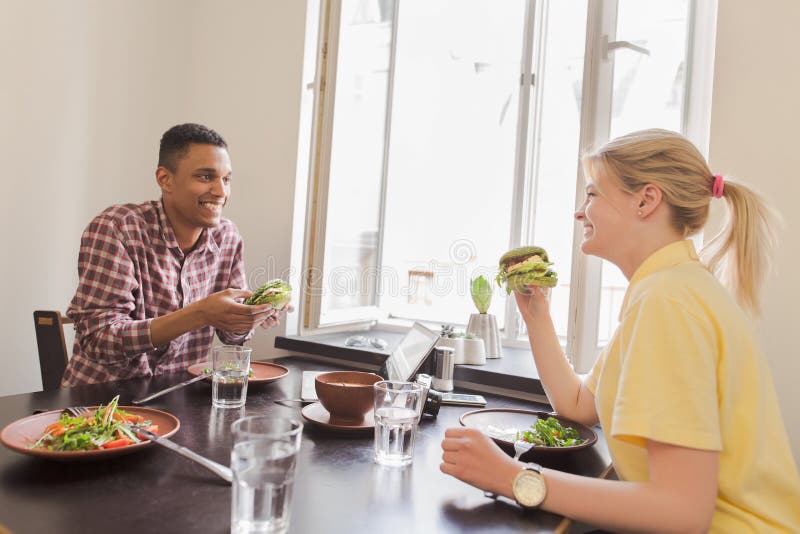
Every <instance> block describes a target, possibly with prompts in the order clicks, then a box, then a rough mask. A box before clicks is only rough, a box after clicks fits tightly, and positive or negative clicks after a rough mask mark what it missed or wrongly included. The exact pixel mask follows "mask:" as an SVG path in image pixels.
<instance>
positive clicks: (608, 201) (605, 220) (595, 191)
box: [575, 166, 639, 263]
mask: <svg viewBox="0 0 800 534" xmlns="http://www.w3.org/2000/svg"><path fill="white" fill-rule="evenodd" d="M595 170H598V169H597V166H596V167H595ZM595 174H596V175H595V176H589V175H588V173H587V177H586V184H587V185H586V200H584V202H583V205H582V206H581V207H580V208H579V209H578V211H577V212H575V219H576V220H577V221H578V222H580V223H581V224H583V242H582V243H581V251H583V252H584V253H585V254H591V255H593V256H598V257H600V258H603V259H606V260H609V261H611V262H613V263H618V260H619V256H620V255H621V254H624V253H625V252H626V251H625V246H626V236H628V235H629V234H630V232H631V230H632V229H633V228H634V227H635V225H637V224H638V222H639V218H638V217H637V216H636V214H637V209H638V208H637V202H638V200H637V198H636V197H635V195H631V194H630V193H626V192H625V191H623V190H622V189H621V188H620V187H619V185H618V184H617V183H616V180H614V179H612V178H609V177H608V176H606V175H605V174H604V173H603V172H602V171H601V172H597V173H595Z"/></svg>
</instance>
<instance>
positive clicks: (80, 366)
mask: <svg viewBox="0 0 800 534" xmlns="http://www.w3.org/2000/svg"><path fill="white" fill-rule="evenodd" d="M78 275H79V282H78V289H77V291H76V292H75V297H74V298H73V299H72V303H71V304H70V306H69V308H68V309H67V316H69V317H70V318H71V319H72V320H73V321H75V345H74V348H73V356H72V359H71V360H70V361H69V364H68V365H67V370H66V371H65V372H64V377H63V379H62V381H61V385H62V386H75V385H78V384H91V383H95V382H107V381H111V380H121V379H127V378H134V377H143V376H152V375H157V374H161V373H167V372H170V371H178V370H181V369H186V368H187V367H189V366H190V365H192V364H195V363H198V362H204V361H206V360H207V359H208V350H209V348H210V347H211V343H212V341H213V337H214V332H215V329H214V328H213V327H212V326H206V327H204V328H201V329H199V330H194V331H192V332H188V333H186V334H184V335H182V336H179V337H177V338H175V339H173V340H172V341H170V342H169V343H168V344H167V345H165V346H162V347H154V346H153V344H152V343H151V341H150V322H151V321H152V320H153V319H154V318H156V317H161V316H162V315H166V314H168V313H171V312H174V311H176V310H178V309H180V308H182V307H184V306H186V305H188V304H191V303H192V302H195V301H197V300H200V299H203V298H205V297H207V296H209V295H210V294H212V293H214V292H217V291H222V290H224V289H228V288H236V289H243V288H245V287H246V286H245V273H244V262H243V260H242V237H241V236H240V235H239V231H238V230H237V229H236V226H235V225H234V224H233V223H231V222H230V221H229V220H227V219H222V222H221V223H220V224H219V225H218V226H216V227H215V228H207V229H205V230H204V231H203V233H202V234H201V235H200V239H199V240H198V242H197V245H196V246H195V247H194V249H192V251H191V252H189V254H188V255H184V253H183V252H182V251H181V248H180V247H179V246H178V241H177V239H176V238H175V233H174V232H173V230H172V226H171V225H170V224H169V221H168V220H167V217H166V214H165V212H164V207H163V206H162V204H161V202H160V201H151V202H145V203H144V204H138V205H136V204H125V205H122V206H112V207H110V208H108V209H107V210H105V211H104V212H103V213H101V214H100V215H98V216H97V217H96V218H95V219H94V220H93V221H92V222H91V223H89V226H88V227H87V228H86V230H84V232H83V236H82V237H81V247H80V253H79V255H78ZM250 335H251V333H249V334H244V335H238V334H233V333H230V332H224V331H221V330H220V331H217V336H218V337H219V338H220V340H222V342H223V343H228V344H241V343H243V342H244V341H245V340H246V339H247V338H248V337H249V336H250Z"/></svg>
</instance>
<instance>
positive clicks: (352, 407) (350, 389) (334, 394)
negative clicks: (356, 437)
mask: <svg viewBox="0 0 800 534" xmlns="http://www.w3.org/2000/svg"><path fill="white" fill-rule="evenodd" d="M381 380H383V378H382V377H380V376H378V375H376V374H373V373H362V372H360V371H333V372H330V373H323V374H321V375H317V377H316V379H315V380H314V385H315V386H316V388H317V397H319V402H320V403H322V406H323V407H324V408H325V409H326V410H328V413H330V414H331V421H335V422H336V423H347V422H351V423H360V422H361V421H363V420H364V416H365V415H366V414H367V413H368V412H369V411H370V410H371V409H372V407H373V404H374V399H375V394H374V393H373V389H372V385H373V384H374V383H375V382H380V381H381Z"/></svg>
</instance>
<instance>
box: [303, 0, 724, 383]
mask: <svg viewBox="0 0 800 534" xmlns="http://www.w3.org/2000/svg"><path fill="white" fill-rule="evenodd" d="M400 3H401V2H400V1H399V0H395V13H394V16H393V18H392V45H391V60H390V72H389V82H388V95H387V98H388V102H387V109H386V114H387V116H386V126H385V128H386V130H385V138H384V161H383V176H382V183H383V185H382V196H381V201H380V203H381V206H380V223H379V234H378V256H377V258H378V259H377V261H378V266H380V265H381V256H382V248H383V229H384V214H385V209H384V208H385V203H386V198H385V194H386V179H387V168H388V150H389V141H390V139H389V135H390V132H391V113H392V91H393V86H394V67H395V57H396V42H397V40H396V38H395V37H396V35H397V21H398V16H397V15H398V10H399V9H400ZM547 4H548V0H527V3H526V10H525V21H524V29H523V32H524V35H523V50H522V62H521V64H522V69H521V70H522V72H521V74H520V84H521V85H522V86H523V87H526V86H527V87H528V88H530V90H529V91H520V95H519V105H518V120H517V144H516V156H515V158H516V160H515V167H514V172H515V177H514V188H513V189H514V194H513V200H512V231H511V235H510V238H509V243H508V244H509V248H513V247H516V246H520V245H521V244H523V243H525V242H526V240H527V237H528V236H529V235H532V232H533V228H532V224H533V220H534V213H533V210H532V205H535V204H533V203H532V194H531V191H532V188H533V186H534V184H535V176H534V172H535V170H534V169H532V165H530V162H531V161H533V160H534V158H533V157H532V154H531V153H530V152H531V151H532V150H535V149H536V147H535V146H532V145H533V143H530V142H529V139H531V138H533V139H535V138H536V137H537V136H536V133H537V131H536V129H537V128H538V126H539V123H538V114H537V110H538V109H539V106H538V105H537V106H533V108H532V107H531V101H534V102H539V101H540V99H541V94H540V91H539V87H538V85H537V84H536V83H534V82H535V80H537V79H539V77H540V76H541V72H540V67H541V66H542V62H541V56H542V54H543V47H542V43H541V42H540V41H537V40H536V38H537V37H538V38H539V39H541V37H542V35H543V32H542V31H533V28H534V26H535V25H537V24H539V25H540V24H542V21H543V20H544V19H545V17H544V10H545V9H546V8H547ZM341 6H342V0H321V2H320V5H319V11H320V13H319V20H320V22H319V34H318V44H317V54H316V75H315V80H314V83H313V89H314V108H313V121H312V128H311V130H312V131H311V139H310V140H309V141H308V142H310V150H309V163H308V166H307V172H308V180H307V193H306V196H305V199H304V202H303V206H302V207H303V208H306V219H305V232H304V239H303V247H302V250H303V257H302V268H301V271H300V274H301V276H300V277H299V281H300V284H301V288H302V291H301V298H299V299H298V300H297V307H298V315H299V321H298V325H297V333H298V334H299V335H313V334H318V333H322V332H336V331H345V330H359V329H368V328H371V327H373V326H376V325H378V326H380V327H381V328H384V329H388V330H401V329H405V328H407V327H408V325H410V321H407V320H399V319H392V318H389V317H388V316H387V315H386V314H382V313H381V310H380V309H379V308H378V306H368V307H359V308H350V309H347V310H342V311H341V312H338V313H337V314H336V315H335V319H334V320H330V317H328V319H329V320H328V321H327V322H326V323H325V324H324V325H321V324H320V318H321V312H322V310H321V304H322V291H323V280H322V276H321V275H322V273H323V272H324V271H323V267H324V251H325V222H326V220H327V200H328V187H329V172H330V157H331V146H332V134H333V115H334V107H335V85H336V84H335V80H336V66H337V65H336V64H337V59H338V40H339V27H340V15H341ZM716 12H717V0H690V15H689V28H688V31H687V35H688V36H689V37H688V38H689V43H687V44H688V47H687V58H688V61H687V72H686V77H687V78H686V95H685V99H684V113H683V117H684V132H685V134H686V135H687V137H689V138H690V139H691V140H692V141H693V142H695V143H696V144H697V146H698V147H699V148H700V149H701V151H702V152H703V153H704V154H707V150H708V125H709V122H710V108H711V106H710V102H711V83H712V76H711V72H712V68H713V61H714V41H715V39H714V32H713V31H711V32H704V33H703V34H702V35H698V32H696V31H695V28H698V27H701V28H712V29H714V28H716V20H715V18H716ZM616 13H617V0H590V1H589V2H588V13H587V33H586V48H585V55H584V74H583V90H582V91H583V92H582V107H581V127H580V132H581V133H580V140H579V152H580V153H584V152H586V151H587V150H589V149H590V148H591V147H593V146H598V145H599V144H602V143H603V142H605V141H607V140H608V135H609V129H610V116H611V90H612V87H613V84H612V83H611V82H612V76H613V55H614V54H613V51H614V50H613V48H615V47H614V46H612V47H611V49H609V46H608V45H609V44H610V43H614V42H615V38H614V35H615V27H616ZM539 30H540V28H539ZM616 45H617V47H619V46H623V47H624V46H627V45H628V44H627V43H616ZM307 60H308V58H307ZM578 156H579V154H576V180H575V187H576V200H575V204H576V205H575V208H576V209H577V208H578V207H579V206H580V205H581V204H582V203H583V198H584V194H585V193H584V179H583V176H582V173H581V169H580V165H579V164H578V159H579V158H578ZM298 169H300V166H298ZM303 170H306V169H303ZM298 172H300V170H298ZM305 178H306V177H305V176H303V177H302V181H303V182H306V179H305ZM298 183H300V177H298ZM580 242H581V228H580V225H579V224H577V222H576V223H575V225H574V228H573V243H574V244H573V255H572V278H571V280H570V301H569V322H568V330H567V339H566V343H565V352H566V354H567V355H568V356H569V358H570V361H571V362H572V364H573V366H574V367H575V369H576V370H577V371H579V372H586V371H588V369H589V368H590V367H591V365H592V364H593V362H594V360H595V359H596V357H597V354H598V352H599V348H598V346H597V339H598V314H599V308H600V289H601V288H600V285H601V273H602V271H601V261H600V260H599V259H598V258H595V257H592V256H586V255H584V254H583V253H581V252H580ZM379 283H380V279H379ZM378 295H380V288H378ZM505 313H506V326H505V328H504V331H503V344H504V345H505V346H516V347H527V346H528V343H527V341H525V340H521V339H519V336H520V334H521V333H522V325H521V324H520V321H519V316H518V314H517V313H516V305H515V303H514V301H513V299H508V300H507V303H506V308H505Z"/></svg>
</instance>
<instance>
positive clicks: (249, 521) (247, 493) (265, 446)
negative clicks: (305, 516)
mask: <svg viewBox="0 0 800 534" xmlns="http://www.w3.org/2000/svg"><path fill="white" fill-rule="evenodd" d="M296 458H297V448H296V447H295V446H294V445H293V444H292V443H287V442H281V441H277V442H269V441H244V442H240V443H237V444H236V445H234V447H233V451H232V453H231V469H232V470H233V500H232V505H231V531H232V532H233V533H234V534H238V533H250V532H270V533H278V532H286V531H287V530H288V529H289V517H290V508H291V501H292V485H293V483H294V469H295V461H296Z"/></svg>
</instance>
